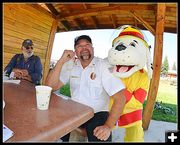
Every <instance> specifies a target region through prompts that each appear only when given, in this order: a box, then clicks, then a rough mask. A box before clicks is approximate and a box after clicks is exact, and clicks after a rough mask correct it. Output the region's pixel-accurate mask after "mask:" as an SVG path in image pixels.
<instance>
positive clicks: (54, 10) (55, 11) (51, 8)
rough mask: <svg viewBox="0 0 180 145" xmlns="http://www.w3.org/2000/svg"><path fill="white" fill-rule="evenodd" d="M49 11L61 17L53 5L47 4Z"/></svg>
mask: <svg viewBox="0 0 180 145" xmlns="http://www.w3.org/2000/svg"><path fill="white" fill-rule="evenodd" d="M45 5H46V6H47V7H48V9H49V10H50V11H51V13H52V14H53V15H55V16H57V15H59V12H58V11H57V10H56V9H55V8H54V6H53V5H52V4H45Z"/></svg>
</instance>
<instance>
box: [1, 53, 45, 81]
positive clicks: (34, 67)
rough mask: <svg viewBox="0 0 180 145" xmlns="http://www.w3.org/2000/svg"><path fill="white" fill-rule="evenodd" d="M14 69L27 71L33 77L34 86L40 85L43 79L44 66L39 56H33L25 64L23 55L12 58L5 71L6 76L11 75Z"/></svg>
mask: <svg viewBox="0 0 180 145" xmlns="http://www.w3.org/2000/svg"><path fill="white" fill-rule="evenodd" d="M14 68H17V69H26V70H27V71H28V73H29V75H30V76H31V79H32V82H33V83H34V84H40V81H41V78H42V64H41V60H40V58H39V57H38V56H34V55H32V56H31V57H30V58H28V60H27V61H26V62H25V60H24V56H23V54H16V55H14V56H13V57H12V59H11V61H10V62H9V64H8V65H7V66H6V67H5V69H4V71H6V74H8V75H10V73H11V72H12V70H13V69H14Z"/></svg>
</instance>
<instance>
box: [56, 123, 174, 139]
mask: <svg viewBox="0 0 180 145" xmlns="http://www.w3.org/2000/svg"><path fill="white" fill-rule="evenodd" d="M176 130H177V123H169V122H163V121H155V120H151V122H150V125H149V128H148V130H146V131H145V132H144V142H165V132H166V131H176ZM124 133H125V130H124V129H123V128H116V129H114V130H113V132H112V141H113V142H124V141H123V137H124ZM59 142H61V141H59ZM70 142H87V138H84V137H83V136H81V135H80V134H78V133H77V132H76V131H73V132H71V136H70Z"/></svg>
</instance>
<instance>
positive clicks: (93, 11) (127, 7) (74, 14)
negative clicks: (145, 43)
mask: <svg viewBox="0 0 180 145" xmlns="http://www.w3.org/2000/svg"><path fill="white" fill-rule="evenodd" d="M135 9H141V10H146V9H152V10H153V7H152V6H144V5H121V6H120V5H117V6H109V7H105V8H103V9H102V8H94V9H84V10H81V11H79V12H75V11H74V12H72V13H70V14H68V15H66V16H63V15H62V14H60V15H58V16H57V18H58V19H60V20H61V19H64V18H66V19H74V18H77V17H78V18H80V17H84V16H86V17H87V16H95V15H98V14H102V15H103V14H107V13H108V14H109V15H110V14H117V13H121V12H127V11H131V10H135ZM112 10H113V11H112Z"/></svg>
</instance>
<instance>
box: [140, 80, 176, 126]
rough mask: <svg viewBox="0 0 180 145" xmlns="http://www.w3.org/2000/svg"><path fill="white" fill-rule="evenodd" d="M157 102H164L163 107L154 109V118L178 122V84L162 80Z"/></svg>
mask: <svg viewBox="0 0 180 145" xmlns="http://www.w3.org/2000/svg"><path fill="white" fill-rule="evenodd" d="M156 102H162V103H161V108H160V109H154V111H153V115H152V119H154V120H159V121H166V122H174V123H177V86H173V85H170V82H169V81H167V80H160V83H159V88H158V93H157V97H156ZM145 105H146V101H145V102H144V104H143V106H144V107H145ZM164 108H166V111H165V109H164ZM168 110H170V112H168ZM172 112H173V113H172Z"/></svg>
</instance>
